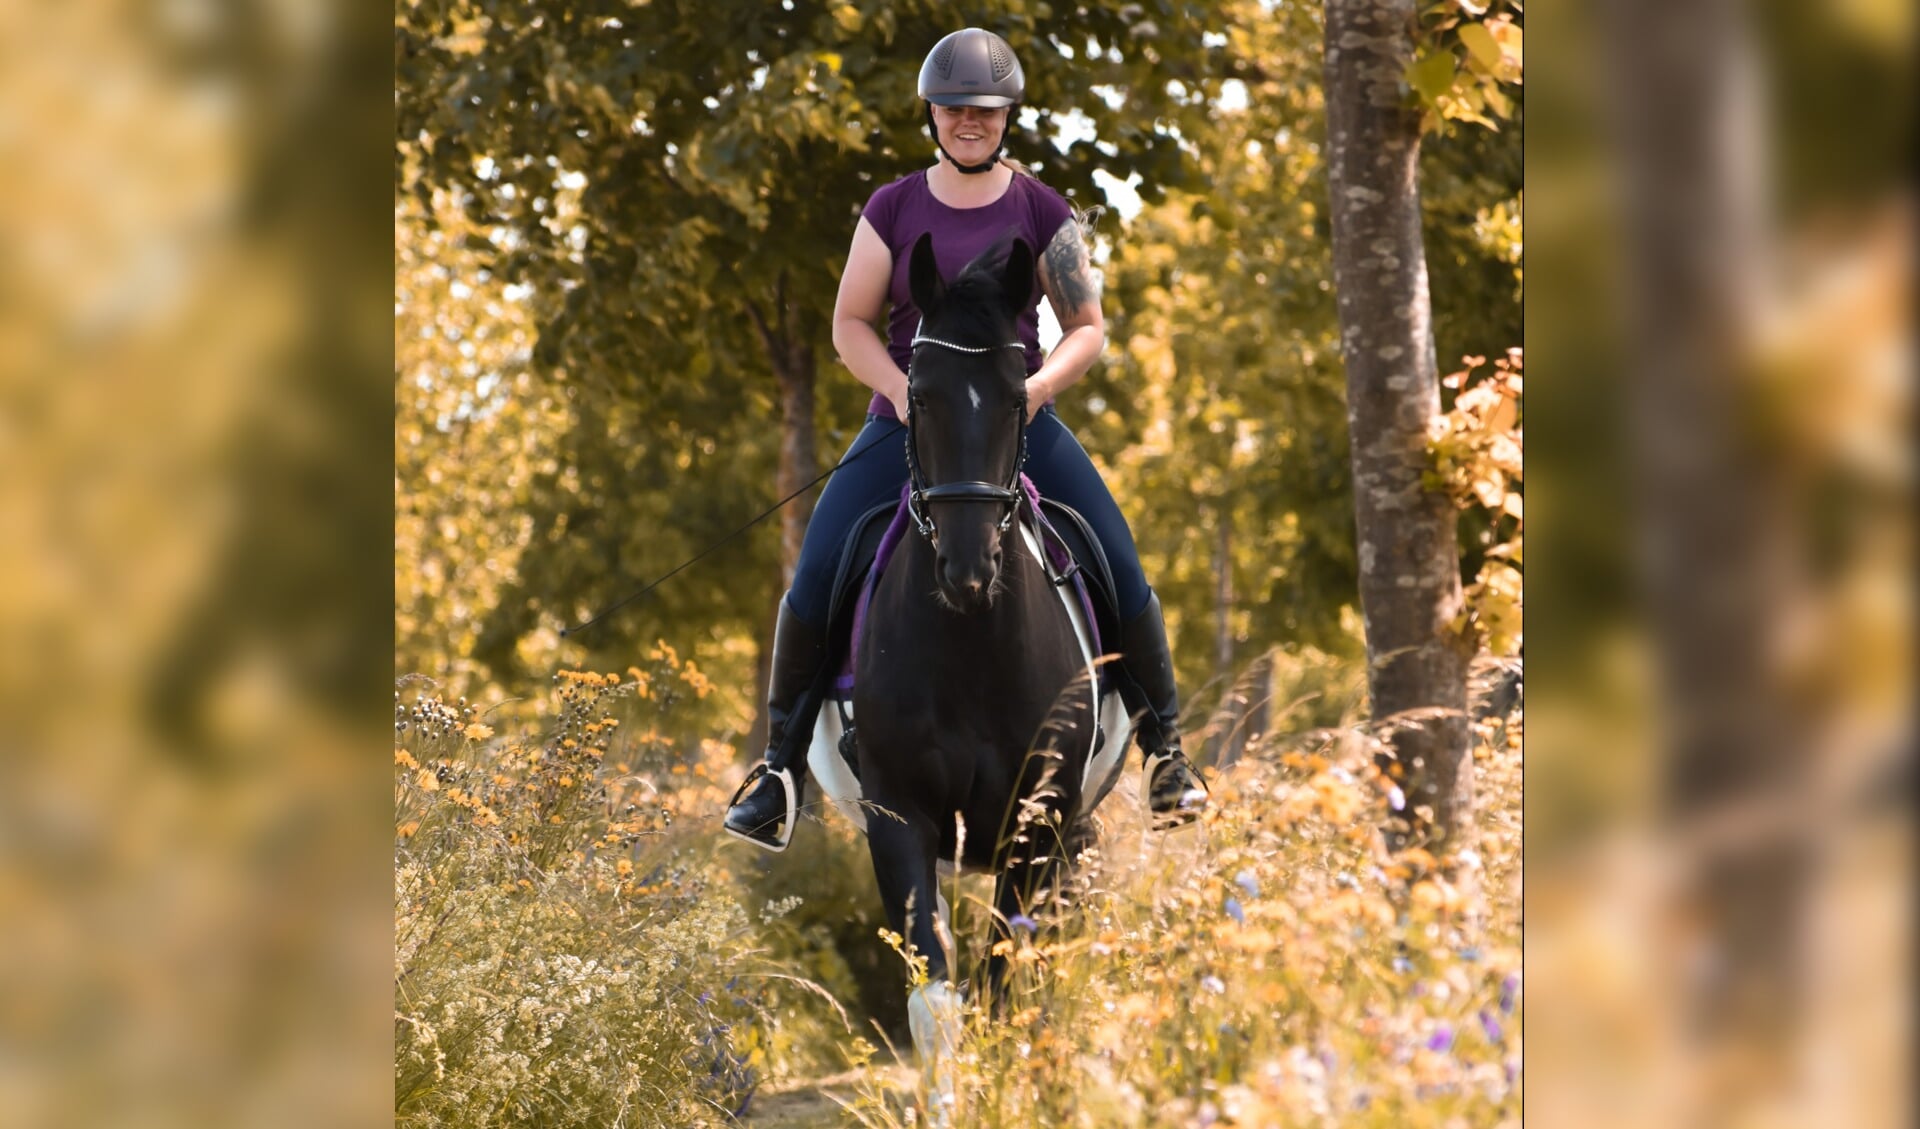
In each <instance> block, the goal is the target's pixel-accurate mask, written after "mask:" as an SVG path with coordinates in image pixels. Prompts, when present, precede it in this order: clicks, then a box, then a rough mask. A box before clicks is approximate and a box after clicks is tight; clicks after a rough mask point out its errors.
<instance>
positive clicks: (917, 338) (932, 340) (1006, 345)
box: [907, 333, 1027, 353]
mask: <svg viewBox="0 0 1920 1129" xmlns="http://www.w3.org/2000/svg"><path fill="white" fill-rule="evenodd" d="M916 345H938V346H940V347H941V348H942V349H952V350H953V351H954V352H956V353H991V352H993V351H994V350H995V349H1025V348H1026V347H1027V346H1026V343H1025V342H1024V341H1005V342H1002V343H1000V344H998V345H955V344H954V343H953V342H951V341H942V340H940V339H939V338H938V337H925V336H922V335H920V334H917V333H916V334H914V336H913V343H912V344H911V345H908V346H907V348H909V349H911V348H913V347H914V346H916Z"/></svg>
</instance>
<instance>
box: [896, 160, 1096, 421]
mask: <svg viewBox="0 0 1920 1129" xmlns="http://www.w3.org/2000/svg"><path fill="white" fill-rule="evenodd" d="M860 214H861V216H862V217H863V218H864V219H865V220H866V221H867V223H869V224H870V225H872V227H873V230H874V231H876V232H878V233H879V235H880V239H881V241H882V242H884V243H885V244H886V245H887V250H889V251H891V252H893V284H892V286H890V287H889V288H888V290H887V297H888V298H889V300H890V301H891V303H892V306H891V309H890V310H889V312H888V314H887V353H888V355H890V356H891V357H892V358H893V363H894V364H897V365H899V366H900V369H901V371H902V372H904V371H906V368H907V362H908V360H909V359H910V358H911V357H912V355H913V347H912V344H913V331H914V330H915V329H917V328H918V327H919V325H920V310H919V307H917V306H915V305H914V304H913V292H912V289H911V288H910V286H909V284H908V281H907V276H908V274H909V273H910V267H909V264H908V260H909V259H910V258H911V257H912V255H913V245H914V243H916V242H917V241H918V240H919V239H920V236H921V235H922V234H923V233H925V232H929V231H930V232H932V233H933V261H934V262H935V263H936V264H937V265H938V266H939V268H940V276H941V277H942V278H945V279H948V280H952V279H953V277H954V276H955V275H957V274H959V273H960V268H961V267H964V266H966V265H967V264H968V263H970V262H972V261H973V260H974V257H975V256H977V255H979V254H980V253H981V252H982V251H985V250H986V249H987V248H988V247H991V246H992V245H993V242H994V240H996V239H998V238H1000V237H1001V236H1002V235H1004V234H1006V232H1007V229H1008V228H1012V229H1013V230H1014V233H1015V234H1017V235H1018V236H1019V237H1020V238H1022V239H1024V240H1026V241H1027V245H1028V246H1029V247H1032V248H1033V253H1034V259H1035V262H1036V263H1037V262H1038V261H1039V256H1040V253H1041V252H1042V251H1045V250H1046V248H1047V244H1048V243H1051V242H1052V241H1053V237H1054V235H1056V234H1057V233H1058V232H1059V231H1060V225H1061V224H1063V223H1065V222H1067V221H1068V220H1070V219H1072V218H1073V208H1072V207H1071V206H1069V205H1068V204H1067V201H1066V200H1065V198H1063V197H1062V196H1061V195H1060V194H1059V193H1058V192H1055V191H1054V190H1053V189H1051V188H1048V187H1047V186H1046V185H1044V184H1042V183H1040V182H1039V181H1038V180H1035V179H1034V178H1033V177H1030V176H1023V175H1022V174H1020V173H1017V172H1016V173H1014V174H1013V183H1012V184H1010V185H1008V186H1007V190H1006V191H1005V192H1003V193H1001V194H1000V198H999V199H998V200H995V201H994V202H993V203H991V204H987V205H985V206H983V207H979V208H953V207H948V206H947V205H945V204H942V203H941V202H940V201H939V200H937V199H935V198H934V195H933V190H932V189H930V188H928V187H927V172H926V170H925V169H921V170H920V171H919V172H915V173H909V174H908V175H906V176H903V177H901V178H900V179H899V180H896V181H894V182H893V183H892V184H889V185H886V186H885V187H882V188H881V189H879V190H878V191H876V192H875V193H874V194H873V196H872V198H871V199H869V200H868V201H867V207H866V210H865V211H863V212H862V213H860ZM1040 298H1041V293H1040V280H1039V278H1038V270H1037V269H1036V271H1035V278H1034V284H1033V300H1032V302H1031V303H1030V304H1029V305H1028V306H1027V308H1026V310H1025V312H1023V313H1022V314H1021V315H1020V320H1019V326H1020V340H1021V341H1023V342H1025V343H1026V346H1027V373H1028V375H1032V374H1033V373H1035V372H1038V371H1039V370H1040V362H1041V361H1042V360H1043V359H1044V358H1043V357H1042V355H1041V353H1040ZM867 411H869V412H871V413H873V414H875V415H879V416H883V417H885V418H887V419H894V418H896V417H895V415H894V412H893V401H891V400H889V399H887V398H886V397H885V396H882V395H880V394H879V393H878V392H876V393H874V395H873V402H872V403H871V404H869V405H868V407H867Z"/></svg>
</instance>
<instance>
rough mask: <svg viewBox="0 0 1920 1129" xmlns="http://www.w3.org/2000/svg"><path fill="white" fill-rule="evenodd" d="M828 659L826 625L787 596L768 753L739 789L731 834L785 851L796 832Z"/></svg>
mask: <svg viewBox="0 0 1920 1129" xmlns="http://www.w3.org/2000/svg"><path fill="white" fill-rule="evenodd" d="M826 658H827V633H826V631H825V629H823V628H818V627H814V626H813V625H812V624H810V623H808V622H807V621H806V620H803V619H801V618H800V617H799V616H798V615H796V614H795V613H794V611H793V608H792V607H791V606H790V605H789V604H788V603H787V601H786V599H785V597H782V598H781V600H780V618H779V620H778V621H777V622H776V623H775V625H774V629H773V661H772V663H771V666H772V670H771V672H770V677H769V678H768V680H767V683H768V684H767V752H766V756H765V758H764V759H763V760H762V762H761V763H760V764H758V765H755V766H754V769H753V771H752V772H751V773H749V774H748V775H747V779H746V782H745V783H743V784H741V785H740V790H739V791H738V792H736V793H734V796H733V804H732V806H730V807H728V808H727V817H726V822H725V824H724V826H725V827H726V830H727V832H728V833H729V834H731V835H734V836H737V837H738V838H741V839H745V840H746V841H747V842H749V843H752V844H754V845H756V846H760V847H765V848H766V849H767V850H769V851H784V850H786V849H787V842H788V840H790V839H791V838H792V837H793V825H794V821H795V819H796V818H797V817H798V815H799V811H800V801H801V797H802V796H803V795H804V794H805V792H806V784H807V764H806V752H807V744H808V743H809V742H810V741H811V740H812V739H813V722H814V717H815V716H816V715H817V714H818V713H819V711H820V691H821V686H822V683H823V682H824V679H823V677H822V676H823V675H824V674H825V670H824V667H825V664H826Z"/></svg>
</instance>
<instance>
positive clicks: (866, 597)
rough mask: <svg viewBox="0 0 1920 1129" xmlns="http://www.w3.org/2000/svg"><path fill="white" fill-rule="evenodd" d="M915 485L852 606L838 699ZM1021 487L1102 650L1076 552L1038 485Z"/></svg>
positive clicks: (1055, 566) (847, 684)
mask: <svg viewBox="0 0 1920 1129" xmlns="http://www.w3.org/2000/svg"><path fill="white" fill-rule="evenodd" d="M912 489H913V487H912V485H911V484H908V485H906V486H902V487H901V488H900V503H899V506H898V508H896V509H895V511H894V515H893V521H892V523H891V524H889V525H888V526H887V531H886V533H885V534H883V535H882V536H881V538H880V546H879V548H878V549H876V550H875V552H874V555H873V567H871V568H869V569H868V570H867V579H866V582H865V583H864V584H862V585H861V586H860V599H859V601H858V602H857V603H856V604H855V605H854V609H853V627H852V634H851V636H850V637H849V639H848V641H847V646H846V647H844V648H842V653H843V654H845V655H846V656H847V657H846V661H845V662H844V663H842V664H841V666H840V670H839V672H838V673H837V675H836V676H835V678H834V680H833V687H832V691H831V696H832V697H833V698H835V699H837V700H839V701H843V702H844V701H848V700H850V699H851V698H852V697H853V671H854V662H855V660H856V658H857V657H858V655H857V651H858V648H859V646H860V636H861V632H862V630H863V629H864V628H865V627H866V622H867V608H868V606H869V605H870V604H871V603H872V601H873V593H874V589H875V588H877V587H878V586H879V584H880V575H881V573H883V572H885V571H886V568H887V564H888V562H890V561H891V560H893V554H894V552H895V551H896V550H898V549H899V548H900V542H901V540H902V539H903V538H905V537H906V534H907V530H908V529H909V528H910V527H911V522H910V520H909V517H910V515H909V513H908V510H907V495H908V493H909V492H911V490H912ZM1020 490H1021V493H1022V494H1023V495H1025V497H1026V501H1027V517H1028V518H1030V519H1031V520H1032V521H1034V522H1035V523H1036V525H1037V527H1038V529H1039V532H1040V544H1041V546H1042V548H1043V549H1044V551H1045V552H1046V555H1047V561H1046V563H1047V566H1048V568H1049V570H1050V571H1051V572H1052V574H1053V575H1054V576H1056V577H1058V576H1069V581H1068V582H1069V583H1071V584H1072V585H1073V592H1074V595H1075V596H1076V597H1077V598H1078V599H1079V601H1080V611H1081V614H1083V615H1085V616H1086V619H1087V633H1088V635H1089V636H1090V637H1091V639H1092V642H1093V653H1094V654H1096V655H1098V654H1101V653H1102V651H1101V649H1100V627H1099V617H1098V616H1096V615H1095V614H1094V610H1093V597H1092V593H1091V592H1089V591H1088V590H1087V582H1086V579H1085V570H1083V569H1076V568H1074V567H1073V565H1074V559H1073V554H1072V553H1071V552H1070V551H1068V549H1067V543H1066V539H1065V538H1063V537H1061V536H1060V533H1059V531H1058V530H1056V529H1054V528H1053V525H1052V523H1050V522H1049V521H1047V518H1046V515H1045V514H1044V513H1043V512H1042V511H1041V509H1040V491H1039V488H1037V487H1036V486H1034V484H1033V480H1032V479H1030V478H1028V477H1027V476H1026V475H1024V474H1023V475H1021V476H1020ZM1069 574H1070V575H1069Z"/></svg>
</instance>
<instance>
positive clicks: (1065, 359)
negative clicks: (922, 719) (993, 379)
mask: <svg viewBox="0 0 1920 1129" xmlns="http://www.w3.org/2000/svg"><path fill="white" fill-rule="evenodd" d="M1040 286H1041V288H1042V289H1043V290H1045V291H1046V294H1047V301H1048V302H1049V303H1051V304H1052V306H1053V316H1054V317H1055V318H1056V319H1058V320H1059V322H1060V343H1059V344H1057V345H1055V346H1054V347H1053V352H1051V353H1049V354H1047V360H1046V363H1045V364H1043V365H1041V366H1040V371H1039V372H1036V373H1034V374H1033V375H1032V376H1030V377H1028V378H1027V418H1029V419H1031V418H1033V416H1034V415H1035V414H1036V413H1037V412H1039V410H1040V409H1041V407H1043V406H1044V405H1045V404H1046V402H1047V401H1048V400H1051V399H1052V398H1054V397H1055V396H1058V395H1059V394H1060V393H1061V392H1064V391H1065V390H1067V389H1068V388H1071V387H1073V385H1074V384H1075V383H1077V382H1078V381H1079V380H1080V378H1081V377H1083V376H1085V375H1086V374H1087V370H1088V369H1090V368H1092V367H1093V362H1094V361H1096V360H1098V359H1099V358H1100V350H1102V349H1104V348H1106V345H1107V319H1106V318H1105V316H1104V315H1102V314H1101V312H1100V272H1099V271H1096V270H1095V269H1094V268H1093V261H1092V260H1091V259H1090V258H1089V257H1088V255H1087V243H1086V240H1085V239H1083V238H1082V237H1081V235H1080V224H1079V223H1078V222H1077V221H1076V220H1074V219H1073V218H1072V217H1071V216H1069V217H1068V218H1067V220H1066V222H1065V223H1062V224H1061V225H1060V230H1059V231H1057V232H1055V233H1054V236H1053V241H1052V242H1051V243H1048V244H1047V249H1046V251H1045V252H1044V253H1043V254H1042V255H1041V256H1040Z"/></svg>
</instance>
